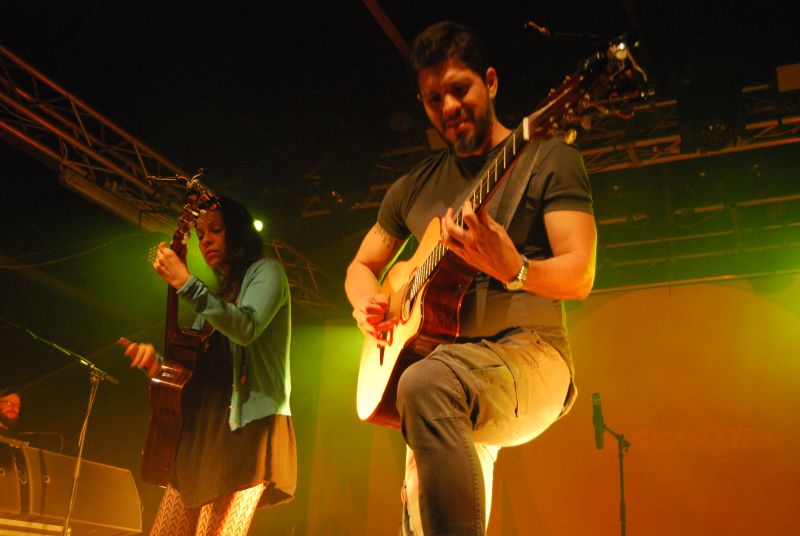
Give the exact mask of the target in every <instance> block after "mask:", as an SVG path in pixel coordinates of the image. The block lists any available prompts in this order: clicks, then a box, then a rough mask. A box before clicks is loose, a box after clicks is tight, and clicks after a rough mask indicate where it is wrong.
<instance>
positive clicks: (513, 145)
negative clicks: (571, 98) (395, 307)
mask: <svg viewBox="0 0 800 536" xmlns="http://www.w3.org/2000/svg"><path fill="white" fill-rule="evenodd" d="M528 129H529V127H528V118H525V119H524V120H523V121H522V122H521V123H520V124H519V126H517V128H515V129H514V130H513V131H512V132H511V135H510V136H509V137H508V139H507V140H506V141H505V143H504V144H503V147H502V148H501V149H500V152H498V154H497V156H495V157H494V158H493V159H492V160H490V161H489V162H487V163H486V165H485V166H484V167H483V169H481V172H480V173H479V174H478V180H477V181H476V182H475V186H473V188H472V191H470V193H469V194H468V195H467V197H466V200H465V201H464V203H466V202H467V201H469V202H470V203H471V204H472V208H473V210H474V211H475V212H477V211H478V210H479V209H480V208H481V207H482V206H483V204H484V203H485V202H486V201H488V200H489V198H490V197H491V196H492V194H493V193H494V192H495V190H496V188H497V186H498V185H499V183H500V181H501V180H502V179H503V177H504V176H505V173H506V171H507V170H508V168H509V167H510V166H511V164H512V163H513V162H514V160H515V158H516V156H517V153H519V151H520V149H521V148H522V146H523V145H524V144H525V143H526V142H527V141H528V140H529V139H530V133H529V130H528ZM463 211H464V204H462V205H461V206H460V207H459V209H458V211H457V212H456V214H455V222H456V224H457V225H459V226H461V227H463V226H464V216H463ZM446 253H447V248H446V247H445V246H443V245H442V244H436V246H435V247H434V248H433V250H432V251H431V252H430V254H429V255H428V256H427V257H426V258H425V260H424V261H423V262H422V263H421V264H420V265H419V267H418V269H417V271H416V272H415V273H414V278H413V281H412V282H411V287H410V288H409V289H408V290H409V293H408V297H409V299H410V300H413V299H414V298H415V297H416V295H417V293H418V292H419V290H420V289H421V288H422V286H423V285H424V284H425V282H426V281H427V280H428V278H429V277H430V276H431V274H433V272H434V270H435V269H436V267H437V266H439V263H440V262H441V260H442V259H443V258H444V256H445V254H446Z"/></svg>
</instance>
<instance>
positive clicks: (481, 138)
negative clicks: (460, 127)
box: [442, 115, 489, 155]
mask: <svg viewBox="0 0 800 536" xmlns="http://www.w3.org/2000/svg"><path fill="white" fill-rule="evenodd" d="M472 121H473V124H474V125H475V129H474V130H473V132H472V133H471V134H470V133H463V134H456V141H455V142H454V143H452V144H450V147H452V149H453V150H454V151H455V153H456V154H457V155H469V154H472V153H473V152H475V151H476V150H477V149H478V148H480V147H483V145H484V144H485V143H486V139H487V138H488V137H489V117H488V116H487V115H484V116H482V117H476V118H473V120H472ZM442 137H444V136H442Z"/></svg>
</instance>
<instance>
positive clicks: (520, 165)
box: [475, 139, 542, 318]
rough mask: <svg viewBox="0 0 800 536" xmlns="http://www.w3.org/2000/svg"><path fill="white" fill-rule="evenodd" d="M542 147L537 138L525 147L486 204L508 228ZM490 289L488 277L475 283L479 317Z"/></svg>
mask: <svg viewBox="0 0 800 536" xmlns="http://www.w3.org/2000/svg"><path fill="white" fill-rule="evenodd" d="M541 147H542V140H540V139H535V140H533V141H531V142H530V143H528V144H527V145H526V146H525V147H524V148H523V150H522V154H520V155H519V156H518V157H517V160H516V161H515V162H514V164H513V166H512V168H511V172H510V174H509V176H508V177H506V180H505V183H504V184H503V185H501V188H502V191H498V192H497V195H495V196H494V197H493V198H492V199H490V200H489V203H488V204H487V206H486V210H488V211H489V215H491V216H492V218H494V220H495V221H496V222H498V223H500V224H501V225H502V226H503V227H505V228H506V230H508V227H509V225H511V220H512V219H514V214H515V213H516V211H517V207H518V206H519V204H520V201H522V195H523V194H524V193H525V192H526V191H527V190H528V184H530V181H531V177H532V176H533V172H534V170H535V169H536V166H537V165H538V164H539V161H540V154H539V153H540V152H541V151H540V149H541ZM512 240H513V237H512ZM488 291H489V279H488V278H486V279H483V280H481V281H478V282H477V283H475V308H476V312H477V314H478V318H483V316H484V314H485V312H486V309H485V308H486V295H487V293H488Z"/></svg>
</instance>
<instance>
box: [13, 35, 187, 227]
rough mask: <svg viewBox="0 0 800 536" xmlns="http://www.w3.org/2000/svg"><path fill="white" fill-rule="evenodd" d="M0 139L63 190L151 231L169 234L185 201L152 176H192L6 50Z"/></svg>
mask: <svg viewBox="0 0 800 536" xmlns="http://www.w3.org/2000/svg"><path fill="white" fill-rule="evenodd" d="M0 136H2V137H3V138H4V139H5V140H6V141H8V142H10V143H12V144H14V145H16V146H17V147H19V148H20V149H22V150H24V151H26V152H28V153H30V154H31V155H33V156H34V157H35V158H37V159H39V160H40V161H42V162H43V163H45V164H46V165H47V166H49V167H52V168H53V169H55V170H57V171H58V172H59V179H60V181H61V182H62V184H64V185H65V186H67V187H69V188H71V189H73V190H76V191H77V192H78V193H80V194H82V195H84V196H86V197H88V198H89V199H90V200H92V201H94V202H96V203H98V204H100V205H102V206H104V207H105V208H106V209H108V210H111V211H113V212H115V213H117V214H118V215H120V216H122V217H123V218H124V219H127V220H128V221H131V222H133V223H135V224H137V225H140V226H141V227H142V228H144V229H147V230H151V231H168V232H169V230H170V229H171V228H172V227H173V222H174V219H175V215H176V214H177V213H178V211H179V210H180V206H181V204H180V201H181V194H180V193H179V192H176V191H174V190H171V189H169V188H163V187H160V186H159V185H153V184H149V183H148V182H147V181H146V179H145V177H147V176H148V175H183V176H186V175H187V174H186V173H185V172H183V171H182V170H181V169H179V168H178V167H177V166H175V165H174V164H172V163H171V162H169V161H168V160H167V159H166V158H164V157H163V156H161V155H159V154H158V153H156V152H155V151H154V150H153V149H151V148H149V147H148V146H146V145H145V144H144V143H142V142H141V141H139V140H137V139H136V138H134V137H133V136H131V135H130V134H128V133H126V132H125V131H124V130H122V129H121V128H120V127H118V126H117V125H115V124H114V123H112V122H111V121H110V120H109V119H108V118H106V117H104V116H102V115H101V114H100V113H98V112H97V111H95V110H93V109H92V108H91V107H89V106H88V105H87V104H86V103H84V102H82V101H81V100H80V99H78V98H77V97H75V96H74V95H71V94H70V93H68V92H67V91H65V90H64V89H62V88H61V87H60V86H58V85H57V84H56V83H54V82H53V81H51V80H50V79H48V78H47V77H45V76H44V75H43V74H42V73H40V72H39V71H37V70H36V69H35V68H33V67H32V66H31V65H30V64H28V63H26V62H25V61H24V60H22V59H21V58H20V57H19V56H17V55H15V54H14V53H12V52H11V51H9V50H8V49H6V48H4V47H3V46H2V45H0Z"/></svg>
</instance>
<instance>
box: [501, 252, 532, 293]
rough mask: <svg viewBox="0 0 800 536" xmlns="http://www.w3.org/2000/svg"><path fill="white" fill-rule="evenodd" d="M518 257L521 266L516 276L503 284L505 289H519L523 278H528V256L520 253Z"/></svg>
mask: <svg viewBox="0 0 800 536" xmlns="http://www.w3.org/2000/svg"><path fill="white" fill-rule="evenodd" d="M520 258H521V259H522V266H520V268H519V272H517V277H515V278H514V279H512V280H511V281H509V282H508V283H506V284H505V287H506V290H519V289H521V288H522V285H524V284H525V280H526V279H528V258H527V257H526V256H525V255H520Z"/></svg>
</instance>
